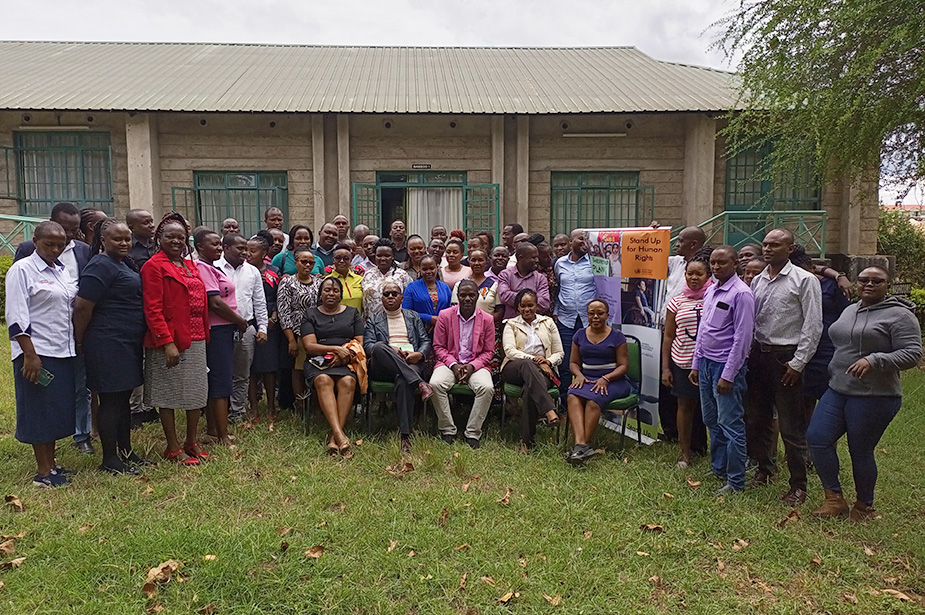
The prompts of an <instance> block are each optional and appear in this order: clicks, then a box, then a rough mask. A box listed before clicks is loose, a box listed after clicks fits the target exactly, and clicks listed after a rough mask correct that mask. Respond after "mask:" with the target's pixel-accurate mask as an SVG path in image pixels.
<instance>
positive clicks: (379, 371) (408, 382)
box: [369, 342, 424, 436]
mask: <svg viewBox="0 0 925 615" xmlns="http://www.w3.org/2000/svg"><path fill="white" fill-rule="evenodd" d="M423 373H424V362H423V361H421V362H420V363H415V364H414V365H412V364H410V363H408V362H407V361H405V360H404V359H403V358H402V357H401V356H400V355H399V354H398V351H397V350H395V349H394V348H392V347H391V346H389V345H388V344H386V343H385V342H376V343H375V344H373V347H372V350H371V351H370V353H369V377H370V379H372V380H385V381H395V397H396V402H397V403H396V405H397V406H398V430H399V432H400V433H401V435H402V436H409V435H411V417H412V416H413V415H414V390H415V389H417V387H418V384H420V383H421V382H423V381H424V378H423Z"/></svg>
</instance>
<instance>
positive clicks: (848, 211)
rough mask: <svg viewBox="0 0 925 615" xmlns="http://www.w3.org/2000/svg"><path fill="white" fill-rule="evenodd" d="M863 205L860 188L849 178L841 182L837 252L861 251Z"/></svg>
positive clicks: (862, 193) (856, 252)
mask: <svg viewBox="0 0 925 615" xmlns="http://www.w3.org/2000/svg"><path fill="white" fill-rule="evenodd" d="M863 206H864V192H863V190H862V188H861V187H860V186H859V185H858V184H857V183H856V182H852V181H851V180H847V179H846V180H844V181H843V182H842V197H841V221H840V222H841V224H840V226H841V237H839V250H838V251H839V252H841V253H842V254H860V253H861V230H862V225H861V211H862V209H863Z"/></svg>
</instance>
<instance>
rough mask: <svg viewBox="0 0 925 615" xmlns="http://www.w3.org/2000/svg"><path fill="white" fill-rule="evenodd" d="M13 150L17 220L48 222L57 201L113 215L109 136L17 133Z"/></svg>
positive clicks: (99, 133) (105, 134)
mask: <svg viewBox="0 0 925 615" xmlns="http://www.w3.org/2000/svg"><path fill="white" fill-rule="evenodd" d="M14 150H15V156H16V159H17V161H18V165H17V167H18V169H17V170H18V175H19V178H18V179H19V186H18V201H19V212H20V215H23V216H32V217H37V218H47V217H48V216H49V215H50V214H51V210H52V208H53V207H54V206H55V204H56V203H59V202H61V201H68V202H71V203H74V204H75V205H77V207H79V208H84V207H94V208H96V209H101V210H103V211H105V212H106V213H107V214H110V215H112V213H113V198H112V193H113V189H112V147H111V144H110V136H109V133H108V132H93V131H86V132H84V131H74V132H71V131H44V130H37V131H31V130H30V131H28V132H26V131H22V132H16V133H14Z"/></svg>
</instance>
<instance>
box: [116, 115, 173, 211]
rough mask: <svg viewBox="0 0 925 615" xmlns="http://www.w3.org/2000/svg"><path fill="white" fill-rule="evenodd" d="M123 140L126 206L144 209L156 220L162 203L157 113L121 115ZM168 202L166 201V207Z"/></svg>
mask: <svg viewBox="0 0 925 615" xmlns="http://www.w3.org/2000/svg"><path fill="white" fill-rule="evenodd" d="M125 142H126V150H127V157H128V201H129V208H130V209H147V210H149V211H151V213H152V214H153V215H154V219H155V220H160V218H161V216H163V215H164V210H165V204H164V203H163V202H162V200H161V159H160V154H159V152H158V141H157V116H156V115H154V114H153V113H138V114H134V115H129V116H128V117H127V118H126V119H125ZM169 206H170V204H169V203H168V204H167V207H169ZM117 215H118V214H117ZM119 217H122V216H119Z"/></svg>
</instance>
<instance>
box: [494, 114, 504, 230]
mask: <svg viewBox="0 0 925 615" xmlns="http://www.w3.org/2000/svg"><path fill="white" fill-rule="evenodd" d="M491 183H493V184H498V187H499V190H498V204H499V211H500V212H501V218H502V219H501V220H499V221H498V222H499V224H498V226H499V227H501V226H502V225H503V224H504V116H503V115H493V116H492V117H491ZM496 239H497V238H496Z"/></svg>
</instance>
